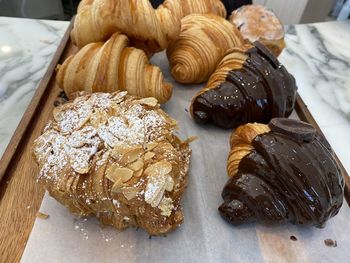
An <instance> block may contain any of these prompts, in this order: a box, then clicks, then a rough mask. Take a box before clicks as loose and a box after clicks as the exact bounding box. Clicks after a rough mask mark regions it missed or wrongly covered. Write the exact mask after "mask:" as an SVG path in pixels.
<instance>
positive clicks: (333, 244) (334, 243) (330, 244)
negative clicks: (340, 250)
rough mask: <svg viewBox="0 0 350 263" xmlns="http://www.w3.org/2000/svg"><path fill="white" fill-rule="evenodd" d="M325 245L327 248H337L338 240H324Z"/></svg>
mask: <svg viewBox="0 0 350 263" xmlns="http://www.w3.org/2000/svg"><path fill="white" fill-rule="evenodd" d="M324 244H325V245H326V246H327V247H337V246H338V244H337V240H333V239H330V238H327V239H325V240H324Z"/></svg>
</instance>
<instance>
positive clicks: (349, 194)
mask: <svg viewBox="0 0 350 263" xmlns="http://www.w3.org/2000/svg"><path fill="white" fill-rule="evenodd" d="M295 111H296V112H297V114H298V116H299V118H300V119H301V120H302V121H306V122H308V123H310V124H311V125H312V126H314V128H315V129H316V130H317V131H318V132H319V133H320V134H322V135H323V136H324V134H323V132H322V130H321V128H320V126H318V124H317V122H316V120H315V119H314V117H313V116H312V114H311V112H310V111H309V109H308V108H307V105H306V104H305V102H304V101H303V99H302V98H301V97H300V95H299V94H298V95H297V100H296V104H295ZM324 137H325V136H324ZM325 138H326V137H325ZM326 140H327V138H326ZM327 141H328V140H327ZM334 158H335V160H336V161H337V163H338V165H339V167H340V170H341V172H342V175H343V177H344V181H345V189H344V198H345V200H346V202H347V203H348V206H349V207H350V177H349V174H348V172H347V171H346V170H345V168H344V166H343V164H342V162H341V161H340V160H339V158H338V156H337V154H336V153H335V152H334Z"/></svg>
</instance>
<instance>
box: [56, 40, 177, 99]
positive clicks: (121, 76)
mask: <svg viewBox="0 0 350 263" xmlns="http://www.w3.org/2000/svg"><path fill="white" fill-rule="evenodd" d="M128 46H129V41H128V38H127V37H126V36H125V35H122V34H120V33H115V34H114V35H113V36H112V37H111V38H110V39H109V40H108V41H107V42H106V43H102V42H99V43H91V44H89V45H87V46H85V47H84V48H82V49H81V50H79V51H78V53H77V54H75V55H73V56H70V57H69V58H67V59H66V61H65V62H64V63H63V64H62V65H60V66H59V67H58V73H57V76H56V79H57V82H58V85H59V86H60V87H61V88H62V89H64V91H65V92H66V94H67V96H68V97H72V94H73V93H75V92H77V91H87V92H98V91H101V92H113V91H116V90H126V91H128V93H129V94H131V95H136V96H139V97H155V98H156V99H157V100H158V101H159V102H160V103H165V102H166V101H168V100H169V99H170V97H171V94H172V86H171V84H169V83H166V82H164V79H163V74H162V72H161V71H160V69H159V68H158V67H156V66H153V65H151V64H149V61H148V58H147V56H146V54H145V53H144V52H143V51H142V50H140V49H136V48H132V47H128Z"/></svg>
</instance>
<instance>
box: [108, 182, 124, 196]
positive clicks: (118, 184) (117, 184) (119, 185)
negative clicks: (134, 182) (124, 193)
mask: <svg viewBox="0 0 350 263" xmlns="http://www.w3.org/2000/svg"><path fill="white" fill-rule="evenodd" d="M122 187H123V182H122V180H121V179H119V180H117V181H116V182H115V183H114V184H113V186H112V189H111V191H112V193H120V192H121V188H122Z"/></svg>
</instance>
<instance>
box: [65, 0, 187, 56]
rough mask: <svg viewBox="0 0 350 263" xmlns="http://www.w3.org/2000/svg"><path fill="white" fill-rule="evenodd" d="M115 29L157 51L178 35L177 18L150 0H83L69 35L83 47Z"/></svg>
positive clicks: (105, 38) (178, 24) (103, 37)
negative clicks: (84, 0)
mask: <svg viewBox="0 0 350 263" xmlns="http://www.w3.org/2000/svg"><path fill="white" fill-rule="evenodd" d="M118 31H119V32H122V33H123V34H125V35H127V36H128V37H129V38H130V40H131V42H135V45H136V46H145V49H146V50H147V51H148V52H157V51H160V50H162V49H165V48H166V47H167V46H168V43H169V42H170V41H171V40H173V39H175V38H176V37H177V36H178V34H179V32H180V20H179V19H178V18H177V17H176V16H175V15H173V14H172V13H171V11H170V10H168V9H167V8H162V7H161V8H158V9H154V8H153V7H152V5H151V3H150V2H149V0H94V1H93V2H90V1H86V2H85V3H83V4H82V6H81V7H79V12H78V14H77V16H76V18H75V21H74V28H73V30H72V33H71V38H72V41H73V43H74V44H75V45H77V46H78V47H83V46H85V45H86V44H89V43H92V42H98V41H105V40H107V39H108V37H110V36H111V35H112V34H113V33H115V32H118Z"/></svg>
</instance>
